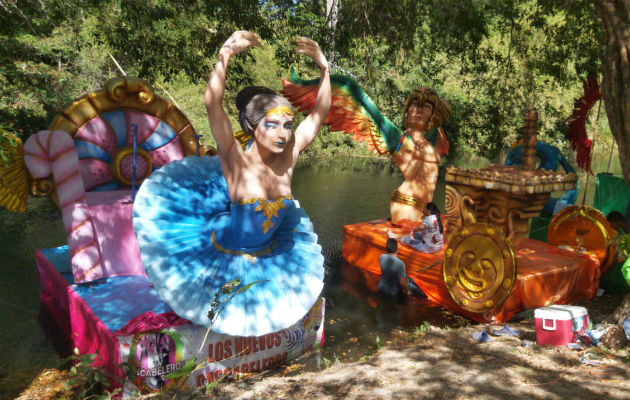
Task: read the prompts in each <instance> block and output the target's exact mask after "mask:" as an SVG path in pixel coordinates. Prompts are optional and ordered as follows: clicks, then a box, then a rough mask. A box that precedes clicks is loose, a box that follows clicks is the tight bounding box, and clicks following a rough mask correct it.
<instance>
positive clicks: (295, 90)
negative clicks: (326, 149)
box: [282, 67, 403, 154]
mask: <svg viewBox="0 0 630 400" xmlns="http://www.w3.org/2000/svg"><path fill="white" fill-rule="evenodd" d="M291 81H292V82H289V81H287V80H286V79H284V78H283V79H282V85H283V86H284V89H283V90H282V94H283V95H284V96H285V97H286V98H287V99H289V101H290V102H291V104H293V106H294V107H296V108H297V109H298V110H300V111H302V112H306V113H310V112H311V111H312V110H313V108H314V107H315V102H316V100H317V89H318V86H319V78H318V79H312V80H304V79H301V78H300V77H299V76H297V74H296V73H295V70H294V69H293V67H292V68H291ZM330 83H331V86H332V102H331V107H330V111H329V113H328V115H327V116H326V119H325V120H324V125H328V126H330V130H331V131H333V132H337V131H342V132H344V133H347V134H352V137H353V139H354V140H356V141H359V142H367V145H368V149H370V150H375V151H376V152H377V153H378V154H387V153H391V152H395V151H397V150H398V148H399V147H400V143H401V138H402V135H403V132H402V131H401V130H400V128H398V127H397V126H396V125H394V124H393V123H392V122H391V121H390V120H389V119H387V117H385V116H384V115H383V114H382V113H381V112H380V111H379V109H378V108H377V107H376V106H375V105H374V103H373V102H372V100H371V99H370V97H369V96H368V95H367V94H366V93H365V92H364V91H363V89H362V88H361V87H360V86H359V84H358V83H357V82H356V81H355V80H354V79H352V78H349V77H347V76H344V75H331V76H330Z"/></svg>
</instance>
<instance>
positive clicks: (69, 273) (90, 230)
mask: <svg viewBox="0 0 630 400" xmlns="http://www.w3.org/2000/svg"><path fill="white" fill-rule="evenodd" d="M213 154H214V151H213V149H212V148H206V147H205V146H203V145H200V143H199V136H198V135H197V134H196V133H195V131H194V129H193V127H192V125H191V124H190V121H189V120H188V119H187V118H186V117H185V115H184V114H183V113H182V112H181V111H180V110H179V109H178V108H177V107H175V106H174V105H173V104H171V103H169V102H168V101H166V100H164V99H163V98H161V97H160V96H158V95H157V94H156V93H155V92H154V90H153V88H152V87H151V86H150V85H149V84H148V83H147V82H145V81H142V80H138V79H131V78H116V79H112V80H109V81H107V82H105V83H104V85H103V89H101V90H98V91H95V92H93V93H89V94H87V95H85V96H83V97H81V98H79V99H78V100H76V101H74V102H73V103H72V104H71V105H70V106H69V107H67V108H66V109H65V110H64V111H63V112H62V113H61V114H60V115H59V116H58V117H57V118H56V119H55V120H54V121H53V122H52V124H51V125H50V127H49V130H47V131H41V132H39V133H37V134H33V135H31V136H30V137H29V138H28V140H26V142H25V143H24V145H23V146H22V144H21V142H20V141H19V139H17V140H16V146H15V149H14V150H13V159H14V160H15V162H14V163H13V165H10V166H5V168H4V169H3V170H2V174H0V176H1V179H2V180H1V182H0V199H2V200H3V202H2V203H3V204H4V205H5V206H6V207H7V208H9V209H10V210H13V211H23V210H24V209H25V200H26V194H27V191H28V192H30V193H31V194H33V195H40V196H41V195H48V196H50V197H51V198H52V199H53V200H54V201H55V203H56V204H57V205H58V206H59V208H60V210H61V215H62V219H63V224H64V227H65V230H66V233H67V245H64V246H60V247H57V248H49V249H40V250H38V251H37V252H36V254H35V259H36V264H37V268H38V271H39V275H40V280H41V300H42V303H43V305H44V306H45V308H46V309H47V310H48V311H49V312H50V313H51V314H52V315H53V316H54V318H55V320H56V321H57V322H58V324H59V326H60V327H61V329H62V330H63V331H64V333H65V335H66V337H67V338H68V339H69V340H70V342H71V343H72V345H73V347H75V348H77V349H78V352H79V354H90V353H91V354H97V355H98V356H97V357H96V360H95V361H94V364H93V366H94V367H100V368H102V369H103V370H104V371H105V372H107V373H108V375H109V376H110V377H111V379H110V383H111V388H110V389H116V388H120V389H122V393H123V395H124V396H127V395H130V394H131V393H134V392H141V393H150V392H156V391H160V390H162V389H164V388H168V387H172V386H173V385H174V384H175V381H176V380H175V379H170V378H169V376H168V375H169V374H170V373H173V372H176V371H178V370H180V369H182V368H183V367H184V366H185V365H186V364H187V363H189V362H195V364H196V368H195V369H194V371H193V372H192V373H191V375H190V377H189V378H190V379H188V380H187V381H186V383H185V385H186V386H187V387H198V386H203V385H204V384H206V383H210V382H214V381H218V380H221V379H224V378H229V379H232V378H238V377H240V376H243V375H247V374H250V373H255V372H260V371H263V370H266V369H270V368H273V367H275V366H277V365H279V364H281V363H283V362H285V361H287V360H291V359H294V358H296V357H298V356H300V355H302V354H304V353H306V352H308V351H310V350H313V349H317V348H318V347H319V346H321V345H322V344H323V317H324V300H323V298H319V300H318V301H316V303H315V304H314V305H313V306H312V307H311V308H310V311H308V312H307V313H306V315H304V316H303V318H301V319H300V320H299V321H297V322H296V323H295V324H293V325H292V326H290V327H288V328H286V329H282V330H279V331H275V332H267V333H266V334H264V335H258V336H235V335H229V334H220V333H215V332H213V331H212V330H211V329H207V328H206V327H204V326H199V325H196V324H193V323H191V322H190V321H188V320H186V319H183V318H181V317H179V316H178V315H176V314H175V313H174V312H173V310H172V309H171V307H170V306H169V304H168V303H167V302H165V301H164V299H163V298H161V297H160V296H159V295H158V293H157V292H156V290H155V288H154V285H153V283H152V282H151V281H150V279H149V278H148V277H147V273H146V271H145V269H144V267H143V262H142V257H141V254H140V250H139V248H138V241H137V238H136V235H135V234H134V228H133V226H132V208H133V205H134V200H135V195H136V191H137V188H138V187H139V186H140V185H141V184H142V182H143V180H145V179H146V178H148V177H149V176H150V175H151V174H152V173H153V172H154V171H159V170H160V169H163V167H164V166H166V165H169V164H170V163H171V162H173V161H175V160H180V159H183V158H185V157H201V158H204V159H205V158H208V159H210V158H211V156H212V155H213ZM226 293H227V294H228V295H231V293H230V291H229V290H227V291H226ZM235 295H236V296H238V294H235ZM208 311H210V310H208ZM214 311H215V312H217V310H214ZM193 360H194V361H193Z"/></svg>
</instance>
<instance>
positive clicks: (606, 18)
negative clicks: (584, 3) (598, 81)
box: [595, 0, 630, 186]
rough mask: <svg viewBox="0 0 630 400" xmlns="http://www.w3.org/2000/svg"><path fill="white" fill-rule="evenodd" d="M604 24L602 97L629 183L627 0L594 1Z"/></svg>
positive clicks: (629, 31) (629, 11) (629, 28)
mask: <svg viewBox="0 0 630 400" xmlns="http://www.w3.org/2000/svg"><path fill="white" fill-rule="evenodd" d="M595 8H596V9H597V12H598V14H599V16H600V18H601V20H602V24H603V26H604V34H605V40H604V53H603V55H602V66H601V70H602V98H603V99H604V105H605V106H606V113H607V115H608V123H609V125H610V130H611V132H612V135H613V137H614V138H615V140H616V141H617V145H618V149H619V162H620V164H621V171H622V174H623V178H624V180H625V181H626V183H627V184H628V185H629V186H630V0H597V1H596V2H595Z"/></svg>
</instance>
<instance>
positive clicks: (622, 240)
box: [615, 233, 630, 258]
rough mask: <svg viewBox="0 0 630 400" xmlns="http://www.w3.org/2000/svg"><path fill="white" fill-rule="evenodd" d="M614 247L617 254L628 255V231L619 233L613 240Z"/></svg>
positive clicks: (629, 246)
mask: <svg viewBox="0 0 630 400" xmlns="http://www.w3.org/2000/svg"><path fill="white" fill-rule="evenodd" d="M615 249H616V250H617V253H618V254H619V255H621V256H623V257H625V258H628V257H630V233H626V234H624V235H620V236H619V237H618V238H617V239H616V240H615Z"/></svg>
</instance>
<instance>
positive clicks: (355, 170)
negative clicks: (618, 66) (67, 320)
mask: <svg viewBox="0 0 630 400" xmlns="http://www.w3.org/2000/svg"><path fill="white" fill-rule="evenodd" d="M478 164H479V165H473V166H474V167H479V166H483V164H484V162H483V161H482V162H481V163H478ZM485 164H487V162H486V163H485ZM467 166H468V167H471V165H470V163H469V162H468V165H467ZM443 173H444V171H443V170H442V171H441V174H440V179H439V180H438V182H439V183H438V187H437V189H436V192H435V201H436V202H437V204H443V200H444V184H443V182H444V181H443ZM401 182H402V177H401V176H400V174H398V173H397V171H396V170H395V168H394V167H392V165H391V164H390V163H388V162H383V160H380V161H375V160H374V159H370V158H365V159H360V158H359V159H354V160H350V161H349V160H348V159H347V158H345V159H340V160H337V161H334V162H332V163H331V162H329V163H326V164H313V163H311V164H304V165H302V164H301V165H299V166H298V168H297V170H296V172H295V176H294V179H293V194H294V196H295V198H297V199H298V200H299V201H300V204H301V205H302V207H303V208H304V209H305V210H306V212H307V213H308V214H309V216H310V217H311V220H312V221H313V224H314V226H315V231H316V232H317V234H318V236H319V243H320V244H321V245H322V247H323V253H324V256H325V267H326V278H325V285H324V291H323V295H324V297H325V298H326V299H327V307H326V324H325V339H326V343H325V346H324V348H323V351H322V352H321V353H320V354H317V355H315V356H310V357H307V358H306V359H305V360H303V363H304V364H305V365H306V368H307V369H316V368H319V367H321V366H326V365H328V364H329V363H332V362H335V361H337V360H339V361H352V360H358V359H360V358H361V357H363V356H365V355H367V354H369V353H371V352H374V351H375V350H376V349H377V348H378V346H379V345H381V344H383V343H385V342H386V341H387V340H388V339H389V337H390V334H391V332H392V330H394V329H396V328H401V327H402V328H407V329H409V328H413V327H417V326H419V325H420V324H422V322H423V321H429V322H430V323H431V324H433V325H439V326H440V325H441V326H444V325H449V326H454V325H457V324H459V323H461V319H460V318H458V317H456V316H454V315H452V314H451V313H449V312H447V311H446V310H443V309H442V308H440V307H436V306H434V305H431V304H429V303H428V302H426V301H423V300H417V301H414V302H412V303H411V304H406V305H387V306H386V307H385V308H383V307H377V308H374V307H373V306H371V305H370V304H369V303H370V302H369V301H366V299H365V298H364V297H363V296H362V297H361V298H359V297H354V296H353V295H350V294H349V293H348V292H346V291H345V290H344V289H343V288H342V281H341V274H340V269H341V268H342V260H341V235H342V227H343V225H346V224H352V223H357V222H362V221H369V220H374V219H379V218H385V217H387V216H388V214H389V212H388V210H389V197H390V194H391V192H392V190H393V189H394V188H396V187H397V186H398V185H399V184H400V183H401ZM27 207H28V211H27V212H25V213H10V212H8V211H6V210H5V209H4V208H0V360H1V362H0V398H13V397H14V395H15V394H17V393H19V392H20V390H22V389H23V388H24V387H26V386H27V385H28V384H29V383H30V382H31V380H32V379H33V378H34V377H35V376H37V375H38V374H39V373H40V372H41V371H42V370H43V369H45V368H55V367H59V366H60V365H61V360H62V359H63V358H64V357H66V356H67V355H68V354H69V350H70V348H69V344H68V342H67V340H65V338H64V336H63V335H62V334H61V332H60V330H59V328H58V327H57V325H56V323H55V322H54V320H52V318H51V317H50V316H49V315H48V313H47V312H46V311H45V310H44V309H43V308H42V306H41V303H40V300H39V290H40V283H39V275H38V273H37V269H36V266H35V258H34V252H35V250H36V249H38V248H48V247H56V246H60V245H63V244H65V243H66V237H65V233H64V229H63V224H62V222H61V217H60V213H59V211H58V210H57V209H56V207H55V206H54V204H52V202H50V201H49V200H48V199H46V198H32V197H29V199H28V205H27ZM358 290H359V291H360V288H358ZM365 295H366V296H368V297H369V294H367V293H366V294H365Z"/></svg>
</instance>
